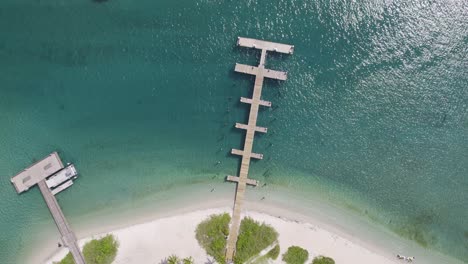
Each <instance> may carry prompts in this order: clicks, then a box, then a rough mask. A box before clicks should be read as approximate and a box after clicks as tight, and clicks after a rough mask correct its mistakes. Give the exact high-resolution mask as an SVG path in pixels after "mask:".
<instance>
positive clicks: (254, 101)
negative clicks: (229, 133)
mask: <svg viewBox="0 0 468 264" xmlns="http://www.w3.org/2000/svg"><path fill="white" fill-rule="evenodd" d="M237 45H238V46H241V47H246V48H254V49H260V50H261V51H262V54H261V57H260V63H259V65H258V66H250V65H245V64H239V63H236V66H235V69H234V70H235V71H236V72H240V73H245V74H250V75H255V85H254V90H253V95H252V98H244V97H241V99H240V101H241V102H242V103H246V104H250V113H249V121H248V123H247V124H240V123H236V125H235V127H236V128H239V129H244V130H246V136H245V142H244V150H238V149H232V150H231V153H232V154H234V155H239V156H242V162H241V167H240V173H239V176H228V177H227V180H228V181H232V182H236V183H237V190H236V197H235V200H234V209H233V213H232V219H231V225H230V230H229V237H228V240H227V246H226V261H227V262H228V263H230V262H232V260H233V258H234V255H235V250H236V243H237V236H238V234H239V226H240V215H241V210H242V204H243V202H244V193H245V189H246V186H247V184H248V185H253V186H257V185H258V182H257V181H256V180H253V179H249V178H248V174H249V166H250V159H251V158H255V159H263V154H258V153H253V152H252V147H253V142H254V136H255V132H260V133H267V128H265V127H260V126H257V116H258V109H259V107H260V106H266V107H271V102H269V101H264V100H262V99H261V95H262V88H263V80H264V78H270V79H277V80H282V81H284V80H286V78H287V76H288V74H287V72H282V71H275V70H270V69H265V61H266V55H267V52H268V51H269V52H279V53H284V54H292V53H293V52H294V46H292V45H287V44H281V43H274V42H269V41H263V40H257V39H251V38H242V37H239V38H238V40H237Z"/></svg>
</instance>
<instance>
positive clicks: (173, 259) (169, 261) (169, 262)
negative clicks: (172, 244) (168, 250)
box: [167, 255, 180, 264]
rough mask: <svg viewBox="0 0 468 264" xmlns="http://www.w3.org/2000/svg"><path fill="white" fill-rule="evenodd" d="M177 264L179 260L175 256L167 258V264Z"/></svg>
mask: <svg viewBox="0 0 468 264" xmlns="http://www.w3.org/2000/svg"><path fill="white" fill-rule="evenodd" d="M179 263H180V259H179V257H178V256H176V255H170V256H169V257H168V258H167V264H179Z"/></svg>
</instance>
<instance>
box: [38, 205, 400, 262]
mask: <svg viewBox="0 0 468 264" xmlns="http://www.w3.org/2000/svg"><path fill="white" fill-rule="evenodd" d="M230 211H231V210H230V208H228V207H226V208H217V209H208V210H199V211H194V212H188V213H184V214H180V215H176V216H171V217H165V218H160V219H156V220H153V221H150V222H147V223H143V224H138V225H133V226H130V227H127V228H123V229H118V230H114V231H111V232H108V233H111V234H113V235H115V237H116V238H117V239H118V241H119V243H120V248H119V252H118V254H117V257H116V260H115V261H114V263H115V264H145V263H148V264H156V263H159V262H160V261H161V260H162V259H163V258H165V257H167V256H169V255H171V254H176V255H178V256H180V257H188V256H192V257H193V258H194V259H195V263H204V262H205V261H206V260H207V258H209V256H207V255H206V253H205V252H204V250H203V249H202V248H201V247H200V246H199V245H198V242H197V241H196V239H195V229H196V226H197V224H198V223H200V222H201V221H202V220H204V219H206V218H207V217H208V216H209V215H212V214H219V213H223V212H230ZM244 216H250V217H252V218H253V219H255V220H257V221H260V222H265V223H267V224H269V225H271V226H273V227H274V228H275V229H276V230H277V231H278V232H279V234H280V235H279V244H280V247H281V254H282V253H283V252H284V251H285V250H286V249H287V248H288V247H289V246H292V245H297V246H301V247H303V248H305V249H307V250H308V251H309V256H310V259H309V261H308V262H307V263H310V261H311V260H312V259H313V257H315V256H318V255H326V256H330V257H332V258H334V259H335V261H336V263H338V264H340V263H343V264H345V263H360V264H375V263H380V264H387V263H388V264H391V263H392V264H396V263H405V262H402V261H398V260H396V259H390V258H389V257H388V256H383V255H381V254H378V253H376V252H375V251H374V250H373V249H372V248H371V247H365V246H363V245H361V244H360V243H357V242H355V241H353V239H348V238H345V237H348V235H346V234H339V233H338V232H332V231H329V230H327V229H325V228H323V227H321V226H318V225H314V224H310V223H303V222H299V221H295V220H290V219H287V218H283V217H281V218H280V217H277V216H272V215H268V214H264V213H259V212H255V211H247V212H246V213H245V214H244ZM105 234H107V233H102V234H99V235H96V236H93V238H98V237H100V236H103V235H105ZM90 239H91V237H89V238H86V239H82V240H80V245H81V246H83V244H84V243H86V242H87V241H89V240H90ZM66 253H67V250H66V249H61V250H60V251H59V252H57V254H55V255H54V256H53V257H52V258H51V259H49V260H48V261H47V262H46V263H47V264H52V263H53V262H54V261H58V260H60V259H62V258H63V257H64V256H65V254H66ZM280 259H281V256H280V257H279V258H278V260H276V261H275V262H272V263H282V262H281V260H280Z"/></svg>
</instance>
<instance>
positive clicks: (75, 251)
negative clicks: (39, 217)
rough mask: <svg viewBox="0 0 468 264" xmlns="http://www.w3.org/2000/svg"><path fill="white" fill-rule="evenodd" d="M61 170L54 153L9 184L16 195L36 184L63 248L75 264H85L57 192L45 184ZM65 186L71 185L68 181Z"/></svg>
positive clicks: (60, 162)
mask: <svg viewBox="0 0 468 264" xmlns="http://www.w3.org/2000/svg"><path fill="white" fill-rule="evenodd" d="M63 168H64V166H63V163H62V160H61V159H60V157H59V155H58V153H57V152H54V153H52V154H50V155H49V156H47V157H46V158H44V159H42V160H40V161H38V162H37V163H35V164H33V165H31V166H30V167H29V168H27V169H25V170H23V171H22V172H20V173H18V174H17V175H16V176H14V177H13V178H11V182H12V183H13V185H14V186H15V189H16V191H17V192H18V193H22V192H25V191H27V190H28V189H29V188H31V187H33V186H34V185H36V184H37V185H38V186H39V190H40V191H41V194H42V197H43V198H44V200H45V202H46V204H47V207H48V208H49V211H50V214H51V215H52V217H53V218H54V221H55V224H56V225H57V228H58V229H59V231H60V234H61V236H62V242H63V244H64V246H66V247H68V249H69V250H70V252H71V254H72V256H73V259H74V260H75V263H76V264H86V262H85V260H84V257H83V254H82V253H81V251H80V248H79V247H78V244H77V242H76V236H75V234H74V233H73V231H72V229H71V228H70V225H69V224H68V222H67V219H66V218H65V216H64V215H63V213H62V210H61V209H60V206H59V204H58V202H57V199H55V196H54V193H57V192H58V191H55V192H54V191H51V190H50V189H49V187H48V186H47V183H46V178H48V177H49V176H51V175H53V174H55V173H56V172H58V171H60V170H62V169H63ZM65 184H71V183H70V181H69V182H67V183H65ZM65 188H66V187H65Z"/></svg>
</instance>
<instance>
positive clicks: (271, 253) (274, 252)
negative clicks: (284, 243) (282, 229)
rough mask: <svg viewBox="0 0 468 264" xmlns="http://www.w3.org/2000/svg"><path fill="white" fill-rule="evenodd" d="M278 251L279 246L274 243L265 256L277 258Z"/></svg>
mask: <svg viewBox="0 0 468 264" xmlns="http://www.w3.org/2000/svg"><path fill="white" fill-rule="evenodd" d="M279 253H280V246H279V245H276V246H275V247H274V248H272V249H271V250H270V251H268V253H267V256H268V257H269V258H271V259H273V260H274V259H277V258H278V256H279Z"/></svg>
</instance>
